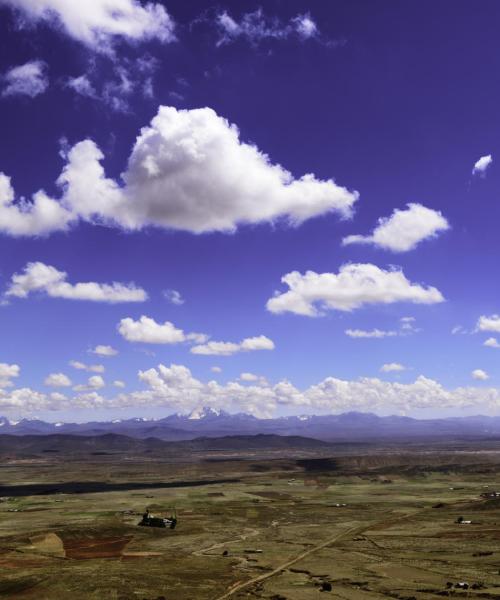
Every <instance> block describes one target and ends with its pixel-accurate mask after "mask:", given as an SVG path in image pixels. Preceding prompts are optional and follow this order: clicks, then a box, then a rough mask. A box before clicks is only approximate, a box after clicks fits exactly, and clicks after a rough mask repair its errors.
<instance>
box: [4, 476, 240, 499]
mask: <svg viewBox="0 0 500 600" xmlns="http://www.w3.org/2000/svg"><path fill="white" fill-rule="evenodd" d="M239 482H240V479H235V478H229V479H196V480H193V481H166V482H160V481H158V482H153V483H137V482H133V483H132V482H124V483H109V482H103V481H67V482H63V483H27V484H23V485H0V497H1V496H11V497H22V496H52V495H54V494H96V493H99V492H122V491H128V490H150V489H160V488H161V489H164V488H186V487H200V486H204V485H217V484H221V483H239Z"/></svg>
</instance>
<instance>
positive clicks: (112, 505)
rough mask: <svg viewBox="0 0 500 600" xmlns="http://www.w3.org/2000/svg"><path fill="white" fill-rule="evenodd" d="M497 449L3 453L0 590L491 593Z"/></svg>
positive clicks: (46, 599)
mask: <svg viewBox="0 0 500 600" xmlns="http://www.w3.org/2000/svg"><path fill="white" fill-rule="evenodd" d="M497 457H498V454H497V452H496V451H491V450H489V451H488V452H484V453H481V454H476V453H474V452H470V451H467V452H463V453H454V454H451V453H450V454H448V455H446V456H445V455H442V456H441V455H440V456H439V457H438V456H437V455H436V454H432V453H430V454H426V453H423V452H417V451H415V452H412V453H408V452H406V453H405V454H394V453H384V454H380V455H378V454H376V452H374V451H373V450H372V451H368V450H367V451H366V453H365V454H364V455H360V456H344V457H342V458H340V459H334V460H329V459H325V458H324V457H323V458H319V459H314V457H311V456H309V457H306V458H304V453H302V455H301V456H300V457H293V456H287V457H285V458H277V457H276V456H275V455H273V456H269V457H267V458H263V457H260V458H259V457H258V458H255V457H245V456H244V455H242V453H239V454H238V455H237V456H228V455H227V453H226V454H225V455H224V456H221V457H220V459H217V460H214V459H213V457H212V458H211V459H210V460H205V459H204V458H202V457H196V458H192V457H191V458H186V459H185V460H183V459H179V460H173V459H172V458H168V459H165V458H163V459H161V458H154V457H147V458H145V457H142V458H140V459H139V458H137V457H131V456H119V455H114V456H103V457H95V456H94V457H93V458H92V459H83V458H73V459H68V460H62V459H61V458H60V457H52V456H48V457H47V456H39V457H31V458H26V459H24V460H20V459H19V458H15V457H10V458H4V459H3V460H2V466H1V468H0V477H1V478H0V483H1V485H2V486H3V487H1V488H0V495H1V496H3V497H2V500H1V501H0V597H5V598H16V599H17V598H19V599H26V600H28V599H32V600H52V599H57V600H60V599H65V598H71V599H72V600H80V599H82V600H83V599H85V600H87V599H96V600H102V599H106V600H108V599H109V600H132V599H138V600H146V599H147V600H158V599H166V600H193V599H195V600H197V599H200V600H202V599H207V600H216V599H220V600H222V599H223V598H233V599H234V600H238V599H239V600H241V599H242V598H252V599H256V598H261V599H264V598H267V599H273V600H285V599H287V600H299V599H300V600H309V599H319V598H321V599H324V598H332V599H333V598H336V599H347V600H365V599H366V600H372V599H373V600H375V599H380V598H399V599H406V600H410V599H418V600H423V599H428V598H429V599H430V598H441V597H454V598H500V575H499V569H500V545H499V541H500V499H499V500H485V499H481V498H480V494H481V493H485V492H489V491H493V490H494V489H499V490H500V469H499V467H500V462H498V463H497V460H498V458H497ZM73 482H78V488H77V490H78V493H72V492H73V491H74V490H73V489H72V486H73V487H74V484H73ZM191 483H192V484H193V485H191ZM8 486H13V487H10V488H9V487H8ZM86 486H87V487H86ZM87 488H88V489H87ZM89 490H92V491H89ZM174 507H175V509H176V510H177V514H178V519H179V522H178V527H177V528H176V529H175V530H169V529H151V528H144V527H138V526H137V523H138V522H139V520H140V514H141V513H142V512H143V511H144V510H145V508H149V509H150V510H151V511H152V512H153V513H155V514H158V515H162V514H164V515H168V514H169V513H170V511H171V509H172V508H174ZM459 517H463V519H464V520H466V521H471V523H470V524H458V523H457V522H456V521H457V519H458V518H459ZM460 582H467V583H468V585H469V587H468V589H460V588H458V587H456V584H458V583H460Z"/></svg>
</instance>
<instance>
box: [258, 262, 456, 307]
mask: <svg viewBox="0 0 500 600" xmlns="http://www.w3.org/2000/svg"><path fill="white" fill-rule="evenodd" d="M281 281H282V282H283V283H284V284H286V285H287V286H288V288H289V289H288V291H286V292H275V295H274V297H272V298H270V299H269V300H268V302H267V305H266V306H267V310H269V311H270V312H273V313H284V312H292V313H295V314H298V315H306V316H309V317H313V316H318V315H321V314H323V313H324V311H325V310H340V311H352V310H354V309H356V308H360V307H361V306H364V305H367V304H392V303H394V302H412V303H415V304H435V303H438V302H443V301H444V298H443V296H442V294H441V292H440V291H439V290H438V289H437V288H435V287H423V286H421V285H419V284H417V283H412V282H411V281H409V280H408V279H407V278H406V277H405V275H404V273H403V271H402V270H400V269H396V268H394V269H391V270H384V269H381V268H379V267H377V266H376V265H373V264H370V263H367V264H363V263H361V264H346V265H343V266H341V267H340V269H339V272H338V274H335V273H315V272H314V271H307V272H306V273H304V274H302V273H299V272H298V271H292V272H291V273H287V274H286V275H284V276H283V277H282V278H281Z"/></svg>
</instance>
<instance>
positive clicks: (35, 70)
mask: <svg viewBox="0 0 500 600" xmlns="http://www.w3.org/2000/svg"><path fill="white" fill-rule="evenodd" d="M2 83H3V85H4V87H3V90H2V96H4V97H5V96H29V97H30V98H34V97H35V96H39V95H40V94H43V93H44V92H45V90H46V89H47V88H48V87H49V80H48V78H47V65H46V63H44V62H43V61H42V60H32V61H30V62H27V63H25V64H24V65H19V66H17V67H12V68H11V69H9V70H8V71H7V72H6V73H5V75H4V76H3V77H2Z"/></svg>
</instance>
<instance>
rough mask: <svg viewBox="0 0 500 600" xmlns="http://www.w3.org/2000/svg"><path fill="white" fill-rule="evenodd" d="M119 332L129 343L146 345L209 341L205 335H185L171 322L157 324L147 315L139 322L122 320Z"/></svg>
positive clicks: (129, 319)
mask: <svg viewBox="0 0 500 600" xmlns="http://www.w3.org/2000/svg"><path fill="white" fill-rule="evenodd" d="M118 332H119V333H120V335H121V336H122V337H124V338H125V339H126V340H127V341H128V342H142V343H145V344H180V343H183V342H194V343H203V342H205V341H206V340H207V336H206V335H205V334H203V333H185V332H184V331H183V330H182V329H179V328H177V327H176V326H175V325H174V324H173V323H171V322H170V321H165V322H164V323H157V322H156V321H155V320H154V319H152V318H151V317H146V316H145V315H142V316H141V317H140V318H139V319H138V320H137V321H135V320H134V319H132V318H130V317H126V318H125V319H122V320H121V321H120V323H119V324H118Z"/></svg>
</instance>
